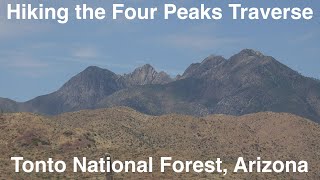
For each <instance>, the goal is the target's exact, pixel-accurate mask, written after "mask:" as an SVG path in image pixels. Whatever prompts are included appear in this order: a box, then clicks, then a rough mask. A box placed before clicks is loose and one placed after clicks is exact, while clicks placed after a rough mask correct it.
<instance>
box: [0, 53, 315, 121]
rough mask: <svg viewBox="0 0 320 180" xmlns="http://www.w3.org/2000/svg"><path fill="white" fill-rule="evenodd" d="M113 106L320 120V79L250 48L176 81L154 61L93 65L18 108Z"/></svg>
mask: <svg viewBox="0 0 320 180" xmlns="http://www.w3.org/2000/svg"><path fill="white" fill-rule="evenodd" d="M0 102H1V101H0ZM7 103H8V102H7ZM11 103H12V102H11ZM2 104H3V103H2ZM2 106H4V105H2ZM112 106H129V107H131V108H134V109H136V110H138V111H140V112H143V113H147V114H153V115H161V114H167V113H180V114H189V115H196V116H204V115H208V114H216V113H219V114H230V115H243V114H248V113H254V112H261V111H273V112H289V113H293V114H296V115H300V116H303V117H306V118H309V119H312V120H314V121H316V122H320V83H319V81H318V80H314V79H311V78H306V77H304V76H302V75H300V74H299V73H297V72H296V71H294V70H292V69H290V68H288V67H287V66H285V65H283V64H281V63H279V62H278V61H276V60H275V59H274V58H272V57H270V56H265V55H263V54H262V53H260V52H257V51H254V50H249V49H245V50H243V51H241V52H240V53H238V54H236V55H234V56H232V57H231V58H230V59H228V60H227V59H225V58H223V57H221V56H210V57H208V58H206V59H205V60H203V61H202V62H201V63H196V64H192V65H191V66H190V67H189V68H187V70H186V71H185V72H184V73H183V75H181V76H179V77H178V78H176V79H175V80H172V79H171V78H170V77H169V76H168V75H167V74H165V73H164V72H160V73H158V72H157V71H155V69H154V68H153V67H151V66H150V65H145V66H143V67H140V68H137V69H136V70H135V71H134V72H132V73H130V74H126V75H123V76H120V75H116V74H114V73H112V72H110V71H108V70H104V69H100V68H97V67H89V68H87V69H86V70H85V71H83V72H82V73H80V74H79V75H77V76H75V77H74V78H72V79H71V80H70V81H69V82H67V83H66V84H65V85H64V86H63V87H62V88H61V89H60V90H58V91H57V92H54V93H52V94H49V95H46V96H41V97H38V98H35V99H33V100H31V101H29V102H26V103H22V104H20V105H19V106H17V107H18V108H17V109H15V110H16V111H31V112H38V113H43V114H59V113H62V112H68V111H76V110H80V109H94V108H103V107H112ZM0 107H1V105H0ZM10 107H12V106H10Z"/></svg>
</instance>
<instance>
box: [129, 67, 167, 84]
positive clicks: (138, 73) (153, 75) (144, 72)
mask: <svg viewBox="0 0 320 180" xmlns="http://www.w3.org/2000/svg"><path fill="white" fill-rule="evenodd" d="M124 79H125V82H126V84H127V85H128V86H134V85H146V84H165V83H168V82H171V81H172V79H171V78H170V76H169V75H168V74H166V73H165V72H163V71H162V72H157V71H156V70H155V69H154V68H153V67H152V66H151V65H150V64H145V65H143V66H141V67H138V68H137V69H135V70H134V71H133V72H132V73H130V74H126V75H124Z"/></svg>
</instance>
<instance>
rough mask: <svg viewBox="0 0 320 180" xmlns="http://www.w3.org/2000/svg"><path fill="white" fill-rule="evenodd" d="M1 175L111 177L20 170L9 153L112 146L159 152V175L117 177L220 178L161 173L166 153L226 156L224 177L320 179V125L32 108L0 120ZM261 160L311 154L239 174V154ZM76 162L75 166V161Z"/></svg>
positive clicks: (65, 154) (129, 153)
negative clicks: (286, 168)
mask: <svg viewBox="0 0 320 180" xmlns="http://www.w3.org/2000/svg"><path fill="white" fill-rule="evenodd" d="M0 121H1V124H0V128H1V131H0V146H1V148H0V171H1V174H0V178H1V179H12V178H14V179H30V178H31V179H44V178H45V179H48V178H51V179H58V178H60V179H103V178H104V175H103V174H100V173H93V174H81V173H72V172H70V171H71V170H72V168H69V171H68V172H67V173H63V174H55V173H50V174H49V173H39V174H35V173H31V174H25V173H14V172H13V169H14V166H13V164H12V162H11V161H10V159H9V158H8V157H12V156H23V157H25V158H27V159H29V160H39V159H40V160H42V159H47V158H48V157H52V158H54V159H62V160H65V161H66V162H68V163H69V162H70V161H71V160H72V158H73V157H75V156H76V157H88V159H95V160H97V159H98V158H101V157H103V156H104V154H105V153H106V152H108V153H111V154H112V155H113V157H114V159H119V160H146V159H147V158H148V157H149V156H152V157H154V163H155V169H154V173H152V174H137V173H121V174H115V179H116V180H117V179H190V180H191V179H217V178H218V177H219V175H217V174H208V173H200V174H196V173H189V174H184V173H182V174H177V173H172V172H168V173H165V174H162V173H159V169H158V168H159V167H158V166H156V164H159V162H158V159H159V157H161V156H172V157H174V159H179V160H190V159H192V160H210V159H212V158H217V157H220V158H221V159H222V160H223V161H224V162H225V163H224V164H225V166H226V168H228V169H229V170H230V173H229V174H228V175H227V176H226V177H224V179H319V171H318V170H319V168H320V163H319V162H320V154H319V153H318V152H319V148H320V139H319V138H318V137H319V136H320V126H319V125H318V124H316V123H313V122H311V121H309V120H306V119H303V118H301V117H297V116H294V115H290V114H284V113H258V114H250V115H246V116H241V117H234V116H226V115H213V116H208V117H203V118H195V117H191V116H181V115H165V116H148V115H144V114H141V113H138V112H136V111H134V110H132V109H128V108H111V109H101V110H94V111H80V112H76V113H67V114H62V115H60V116H55V117H50V118H46V117H42V116H38V115H34V114H29V113H15V114H4V115H3V117H2V119H1V120H0ZM240 156H243V157H245V158H246V159H251V160H254V159H256V157H262V158H263V159H267V160H279V159H280V160H296V161H298V160H306V161H308V162H309V164H310V165H309V166H310V169H309V170H310V172H309V173H307V174H304V173H302V174H300V173H281V174H273V173H270V174H269V173H266V174H262V173H253V174H244V173H239V174H234V173H231V170H232V169H233V167H234V163H235V160H236V158H237V157H240ZM68 167H72V166H71V164H68Z"/></svg>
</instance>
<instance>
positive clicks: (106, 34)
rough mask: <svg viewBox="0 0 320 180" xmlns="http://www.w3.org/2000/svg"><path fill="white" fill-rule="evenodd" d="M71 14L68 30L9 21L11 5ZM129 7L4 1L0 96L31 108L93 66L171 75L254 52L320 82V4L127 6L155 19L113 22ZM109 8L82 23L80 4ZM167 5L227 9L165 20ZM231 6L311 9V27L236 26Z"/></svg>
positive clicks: (290, 23)
mask: <svg viewBox="0 0 320 180" xmlns="http://www.w3.org/2000/svg"><path fill="white" fill-rule="evenodd" d="M39 2H43V4H44V5H45V7H48V6H53V7H61V6H63V7H68V8H70V19H69V22H68V23H66V24H63V25H62V24H59V23H57V21H55V20H37V21H35V20H8V19H7V17H6V8H7V4H8V3H11V4H15V3H32V4H33V5H34V6H39ZM121 2H123V1H115V2H113V1H101V0H90V1H89V0H87V1H85V0H82V1H81V0H75V1H62V0H56V1H54V0H51V1H49V0H48V1H39V0H28V1H24V0H19V1H18V0H1V1H0V64H1V65H0V97H4V98H10V99H13V100H16V101H20V102H22V101H27V100H29V99H32V98H34V97H36V96H39V95H43V94H47V93H50V92H53V91H55V90H57V89H59V88H60V87H61V86H62V85H63V84H64V83H65V82H66V81H67V80H69V79H70V78H71V77H72V76H74V75H76V74H77V73H79V72H81V71H82V70H84V69H85V68H86V67H88V66H91V65H94V66H99V67H102V68H107V69H109V70H112V71H113V72H115V73H118V74H122V73H129V72H131V71H132V70H133V69H134V68H136V67H138V66H141V65H143V64H146V63H149V64H151V65H152V66H154V67H155V68H156V69H157V70H159V71H166V72H167V73H169V74H170V75H172V76H175V75H177V74H182V73H183V71H184V70H185V69H186V68H187V67H188V66H189V65H190V64H191V63H195V62H201V61H202V60H203V59H204V58H206V57H207V56H209V55H222V56H224V57H225V58H229V57H230V56H232V55H234V54H236V53H238V52H239V51H241V50H242V49H245V48H250V49H255V50H258V51H261V52H262V53H264V54H265V55H270V56H273V57H275V58H276V59H277V60H278V61H280V62H282V63H283V64H286V65H287V66H289V67H290V68H292V69H294V70H296V71H298V72H300V73H301V74H303V75H305V76H309V77H314V78H318V79H320V59H319V56H318V54H319V52H320V47H319V42H320V4H319V2H318V0H304V1H301V0H282V1H279V0H259V1H254V2H253V1H248V0H242V1H241V0H225V1H221V0H203V1H197V0H185V1H181V0H179V1H157V0H149V1H147V0H135V1H134V0H131V1H125V2H124V4H125V6H128V7H129V6H132V7H158V8H159V11H160V12H159V14H157V15H156V19H155V20H131V21H130V20H126V19H125V18H121V17H120V18H119V19H118V20H112V19H111V18H110V16H111V15H110V13H111V9H112V3H121ZM83 3H86V4H88V5H89V6H92V7H104V8H105V9H107V17H109V18H107V19H104V20H76V19H74V18H72V17H73V15H74V14H72V13H71V12H72V9H73V8H74V7H75V5H76V4H83ZM164 3H174V4H176V5H177V7H193V6H195V7H199V6H200V4H201V3H203V4H205V6H207V7H221V8H222V10H223V18H222V19H221V20H219V21H216V20H179V19H177V18H170V19H169V20H164V19H163V17H162V15H163V14H162V13H161V9H162V7H163V5H164ZM229 3H241V4H242V6H247V7H263V8H266V7H270V8H272V7H300V8H304V7H311V8H312V9H313V10H314V18H313V19H312V20H309V21H307V20H254V21H252V20H251V21H250V20H232V18H231V12H232V11H231V10H230V9H229V8H228V4H229Z"/></svg>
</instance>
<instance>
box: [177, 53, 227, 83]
mask: <svg viewBox="0 0 320 180" xmlns="http://www.w3.org/2000/svg"><path fill="white" fill-rule="evenodd" d="M226 61H227V60H226V59H225V58H224V57H222V56H214V55H210V56H208V57H207V58H205V59H204V60H203V61H202V62H201V63H194V64H191V65H190V66H189V67H188V68H187V69H186V71H185V72H184V73H183V76H182V77H181V78H187V77H191V76H198V75H201V74H203V73H205V72H207V71H209V70H212V69H214V68H216V67H217V66H219V65H220V64H222V63H224V62H226Z"/></svg>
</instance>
